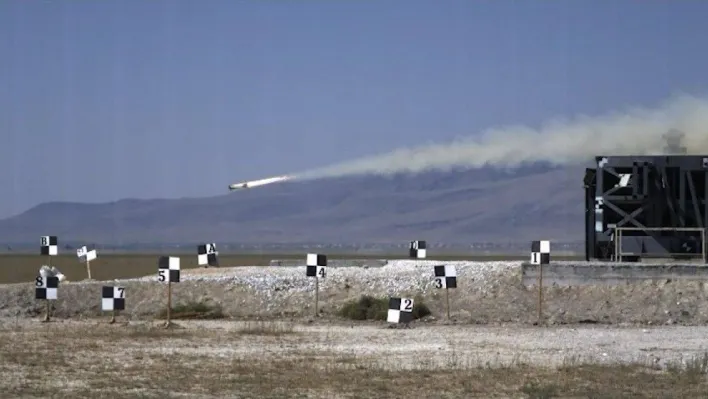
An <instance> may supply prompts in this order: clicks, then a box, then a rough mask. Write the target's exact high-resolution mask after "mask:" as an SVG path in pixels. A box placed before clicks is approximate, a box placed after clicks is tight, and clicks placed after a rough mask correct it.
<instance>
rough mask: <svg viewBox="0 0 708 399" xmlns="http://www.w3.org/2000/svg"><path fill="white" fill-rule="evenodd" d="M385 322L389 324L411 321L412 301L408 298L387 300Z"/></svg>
mask: <svg viewBox="0 0 708 399" xmlns="http://www.w3.org/2000/svg"><path fill="white" fill-rule="evenodd" d="M386 321H387V322H389V323H409V322H411V321H413V300H412V299H410V298H389V300H388V316H387V317H386Z"/></svg>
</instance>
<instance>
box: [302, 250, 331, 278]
mask: <svg viewBox="0 0 708 399" xmlns="http://www.w3.org/2000/svg"><path fill="white" fill-rule="evenodd" d="M305 275H306V276H307V277H317V278H325V277H326V276H327V256H326V255H320V254H307V268H306V270H305Z"/></svg>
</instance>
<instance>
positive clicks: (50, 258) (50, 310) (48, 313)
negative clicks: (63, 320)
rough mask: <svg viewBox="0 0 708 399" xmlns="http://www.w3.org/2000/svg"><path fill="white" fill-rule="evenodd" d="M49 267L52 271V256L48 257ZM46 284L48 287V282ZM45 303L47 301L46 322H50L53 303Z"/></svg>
mask: <svg viewBox="0 0 708 399" xmlns="http://www.w3.org/2000/svg"><path fill="white" fill-rule="evenodd" d="M47 267H49V268H50V269H51V268H52V256H51V255H47ZM42 278H43V279H45V280H46V279H47V277H42ZM44 284H45V286H46V284H47V282H46V281H45V282H44ZM45 301H47V314H45V315H44V321H49V319H50V317H51V316H50V313H51V312H52V303H51V302H50V301H49V299H45Z"/></svg>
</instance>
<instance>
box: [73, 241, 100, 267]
mask: <svg viewBox="0 0 708 399" xmlns="http://www.w3.org/2000/svg"><path fill="white" fill-rule="evenodd" d="M76 256H77V257H78V258H79V261H81V262H84V263H86V262H91V261H92V260H94V259H96V257H97V254H96V250H95V249H92V250H89V249H88V248H86V246H85V245H84V246H83V247H81V248H79V249H77V250H76Z"/></svg>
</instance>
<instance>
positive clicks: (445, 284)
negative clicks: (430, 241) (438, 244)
mask: <svg viewBox="0 0 708 399" xmlns="http://www.w3.org/2000/svg"><path fill="white" fill-rule="evenodd" d="M433 271H434V274H435V280H434V282H435V288H457V271H456V270H455V266H453V265H439V266H433Z"/></svg>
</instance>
